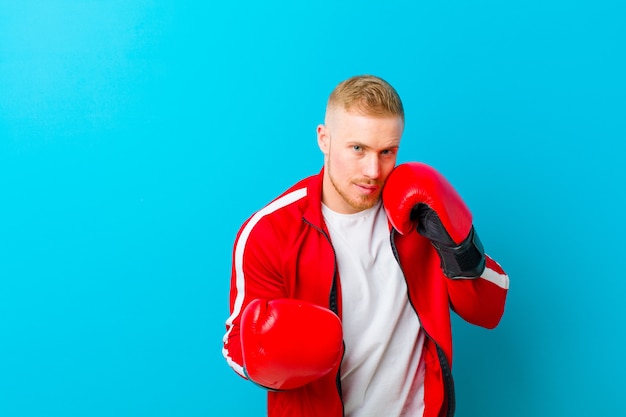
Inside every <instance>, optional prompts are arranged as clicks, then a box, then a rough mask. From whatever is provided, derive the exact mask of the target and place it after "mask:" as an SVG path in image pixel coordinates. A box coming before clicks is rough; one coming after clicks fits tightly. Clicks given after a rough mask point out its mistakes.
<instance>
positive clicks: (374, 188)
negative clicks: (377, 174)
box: [354, 184, 380, 194]
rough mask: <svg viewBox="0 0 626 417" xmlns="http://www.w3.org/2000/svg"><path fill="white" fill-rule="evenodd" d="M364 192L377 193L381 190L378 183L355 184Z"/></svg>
mask: <svg viewBox="0 0 626 417" xmlns="http://www.w3.org/2000/svg"><path fill="white" fill-rule="evenodd" d="M354 185H355V186H356V187H357V188H358V189H359V190H361V192H362V193H363V194H375V193H376V192H378V190H380V186H379V185H377V184H354Z"/></svg>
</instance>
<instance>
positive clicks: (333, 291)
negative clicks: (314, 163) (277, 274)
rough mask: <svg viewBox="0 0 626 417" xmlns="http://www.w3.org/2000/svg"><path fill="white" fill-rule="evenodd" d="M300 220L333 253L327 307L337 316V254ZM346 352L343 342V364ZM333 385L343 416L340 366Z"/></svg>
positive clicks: (320, 231) (327, 238) (314, 226)
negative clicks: (331, 276) (331, 277)
mask: <svg viewBox="0 0 626 417" xmlns="http://www.w3.org/2000/svg"><path fill="white" fill-rule="evenodd" d="M302 220H303V221H304V222H305V223H306V224H308V225H309V226H311V227H312V228H313V229H315V230H317V231H318V232H319V233H321V234H322V236H324V238H325V239H326V241H327V242H328V244H329V245H330V249H331V251H332V252H333V279H332V283H331V285H330V294H329V296H328V307H329V308H330V310H331V311H332V312H333V313H335V314H337V315H339V307H338V304H337V254H336V253H335V248H334V247H333V244H332V242H331V240H330V237H329V236H328V234H326V232H325V231H324V230H323V229H322V228H320V227H318V226H316V225H314V224H312V223H311V222H310V221H308V220H307V219H305V218H304V217H303V218H302ZM345 352H346V345H345V342H344V343H343V353H342V356H341V361H340V363H341V362H343V355H345ZM335 384H336V386H337V393H338V394H339V400H340V401H341V415H342V416H345V410H344V404H343V393H342V389H341V365H340V366H339V371H338V372H337V379H336V380H335Z"/></svg>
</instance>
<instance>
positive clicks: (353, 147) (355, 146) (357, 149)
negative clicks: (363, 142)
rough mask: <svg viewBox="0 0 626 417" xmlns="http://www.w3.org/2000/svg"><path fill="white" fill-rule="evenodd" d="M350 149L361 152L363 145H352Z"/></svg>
mask: <svg viewBox="0 0 626 417" xmlns="http://www.w3.org/2000/svg"><path fill="white" fill-rule="evenodd" d="M352 150H354V151H356V152H361V151H363V147H362V146H360V145H352Z"/></svg>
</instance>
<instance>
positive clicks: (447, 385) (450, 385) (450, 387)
mask: <svg viewBox="0 0 626 417" xmlns="http://www.w3.org/2000/svg"><path fill="white" fill-rule="evenodd" d="M396 233H397V231H396V229H394V228H392V229H391V234H390V240H391V250H392V251H393V256H394V257H395V258H396V262H398V265H399V266H400V270H401V271H402V275H403V276H404V280H405V281H406V274H405V273H404V270H403V269H402V263H401V262H400V256H399V255H398V249H397V248H396V242H395V235H396ZM408 285H409V284H408V283H407V298H408V300H409V303H410V304H411V307H413V311H415V315H417V319H418V320H419V321H420V323H421V322H422V320H421V319H420V315H419V313H418V312H417V309H416V308H415V305H414V304H413V300H412V299H411V294H410V293H409V291H408ZM422 330H423V331H424V334H425V335H426V337H427V338H428V339H430V341H432V342H433V343H434V344H435V348H436V349H437V357H438V359H439V365H440V366H441V372H442V374H443V385H444V390H445V393H446V399H447V405H448V408H447V410H446V417H453V416H454V410H455V398H454V380H453V379H452V372H451V370H450V364H449V363H448V359H447V358H446V354H445V353H444V351H443V349H441V347H439V344H438V343H437V342H436V341H435V339H433V338H432V337H431V336H430V335H429V334H428V332H427V331H426V329H424V327H423V326H422Z"/></svg>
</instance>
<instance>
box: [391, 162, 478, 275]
mask: <svg viewBox="0 0 626 417" xmlns="http://www.w3.org/2000/svg"><path fill="white" fill-rule="evenodd" d="M382 198H383V204H384V206H385V210H386V211H387V216H388V217H389V221H390V222H391V225H392V226H393V227H394V228H395V229H396V230H397V231H398V232H399V233H400V234H408V233H410V232H411V231H413V230H414V229H416V230H417V232H418V233H419V234H421V235H422V236H425V237H427V238H428V239H430V241H431V242H432V244H433V246H434V247H435V248H436V249H437V252H438V253H439V257H440V258H441V267H442V269H443V272H444V274H445V275H446V276H447V277H450V278H459V277H468V278H471V277H478V276H480V275H481V274H482V272H483V270H484V269H485V253H484V250H483V246H482V244H481V242H480V239H478V235H477V234H476V232H475V231H474V227H473V226H472V214H471V213H470V211H469V209H468V208H467V206H466V205H465V203H464V202H463V200H462V199H461V196H459V194H458V193H457V192H456V190H455V189H454V188H453V187H452V185H451V184H450V183H449V182H448V181H447V180H446V179H445V178H444V177H443V176H442V175H441V174H440V173H439V172H437V171H436V170H435V169H434V168H432V167H430V166H428V165H426V164H423V163H418V162H410V163H406V164H401V165H398V166H397V167H396V168H395V169H394V170H393V171H392V172H391V174H389V177H387V181H386V183H385V187H384V188H383V197H382Z"/></svg>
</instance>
